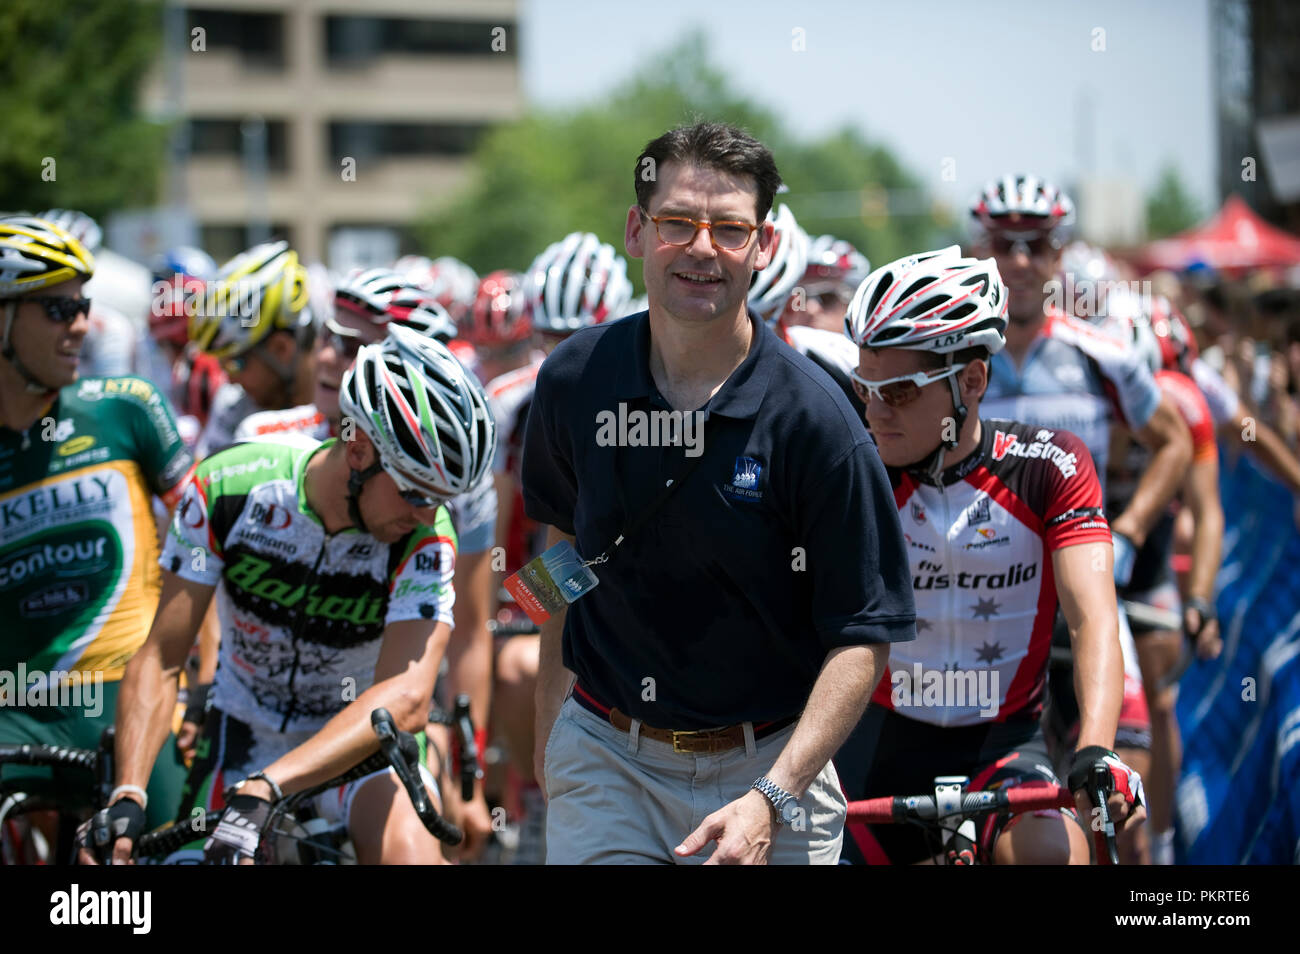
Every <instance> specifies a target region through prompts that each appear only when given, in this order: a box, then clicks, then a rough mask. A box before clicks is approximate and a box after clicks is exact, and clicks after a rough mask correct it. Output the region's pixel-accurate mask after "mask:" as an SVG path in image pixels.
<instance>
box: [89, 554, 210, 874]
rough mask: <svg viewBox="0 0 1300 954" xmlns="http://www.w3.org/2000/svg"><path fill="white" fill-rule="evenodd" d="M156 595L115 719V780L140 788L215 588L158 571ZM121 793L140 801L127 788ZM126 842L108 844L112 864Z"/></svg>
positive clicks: (126, 857) (125, 854)
mask: <svg viewBox="0 0 1300 954" xmlns="http://www.w3.org/2000/svg"><path fill="white" fill-rule="evenodd" d="M162 577H163V581H162V594H161V596H160V597H159V599H158V610H157V612H156V613H155V614H154V618H153V625H152V626H151V627H150V629H149V636H148V638H146V640H145V642H144V645H143V646H141V647H140V649H139V650H137V651H136V654H135V655H134V656H132V657H131V661H130V662H128V663H127V664H126V670H125V672H124V673H123V675H122V688H121V690H120V691H119V695H118V699H117V719H116V720H115V731H116V742H115V745H114V751H115V755H116V760H117V780H116V781H117V784H118V785H134V786H138V787H139V788H141V789H144V788H146V787H147V786H148V784H149V775H150V773H151V772H152V771H153V763H154V761H155V759H157V757H158V752H159V750H160V749H162V747H163V743H164V742H165V741H166V740H167V733H168V732H169V731H170V729H171V721H172V714H173V712H174V711H175V708H176V692H177V679H178V676H179V675H180V671H181V669H182V667H183V666H184V665H185V659H186V657H187V656H188V655H189V651H190V647H191V646H193V645H194V636H195V634H196V633H197V632H198V630H199V625H200V624H201V622H202V620H203V614H204V612H205V611H206V610H207V608H208V604H209V603H210V602H211V601H212V593H213V591H214V590H215V589H216V588H215V587H212V586H205V585H203V584H202V583H193V582H191V581H189V580H184V579H181V578H180V577H179V576H177V575H176V574H174V573H171V572H169V571H167V570H163V571H162ZM122 797H123V798H130V799H134V800H135V801H140V799H139V798H137V797H136V796H135V795H134V794H133V793H131V792H127V793H124V794H123V796H122ZM130 859H131V844H130V842H129V841H127V840H126V839H125V838H119V839H118V840H117V842H116V843H115V844H114V846H113V864H128V863H129V862H130ZM78 860H79V861H80V862H81V863H82V864H93V863H94V859H93V858H92V857H91V855H90V853H89V852H88V851H87V850H86V849H85V848H82V849H81V851H80V852H78Z"/></svg>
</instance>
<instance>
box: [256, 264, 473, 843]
mask: <svg viewBox="0 0 1300 954" xmlns="http://www.w3.org/2000/svg"><path fill="white" fill-rule="evenodd" d="M331 307H332V315H331V316H330V317H329V318H328V319H326V321H325V324H324V327H323V329H322V334H321V335H320V336H319V338H318V339H317V342H316V351H315V371H316V375H315V379H316V384H315V402H314V403H312V404H306V405H300V406H299V407H295V408H289V409H287V410H284V411H266V412H262V413H259V414H253V415H251V416H250V417H248V418H246V419H245V420H244V422H243V423H242V424H241V425H240V426H239V428H238V429H237V430H236V432H235V440H236V442H241V441H250V440H251V441H267V442H271V443H299V442H306V443H314V442H315V441H319V440H325V439H327V438H329V437H333V436H336V435H338V434H339V433H340V426H341V423H342V420H341V419H342V411H341V409H340V406H339V393H340V392H339V388H340V386H341V384H342V381H343V379H344V376H345V374H346V372H347V371H348V369H349V367H351V365H352V363H353V360H354V359H355V358H356V356H357V353H358V351H359V350H360V349H361V348H362V347H363V346H364V345H368V344H375V343H376V342H379V341H382V340H383V339H384V336H385V334H386V333H387V332H388V330H389V329H390V328H392V327H395V326H396V327H404V328H409V329H411V330H413V331H415V332H418V333H419V334H420V335H421V336H423V337H425V338H431V339H433V340H435V341H437V342H439V343H441V344H447V343H448V342H449V341H452V340H454V339H455V337H456V334H457V331H456V326H455V325H454V324H453V323H452V321H451V319H450V317H449V316H448V314H447V312H446V310H445V309H443V307H442V306H441V305H439V304H438V303H437V302H436V301H435V300H434V299H433V297H432V295H431V293H429V292H427V291H425V290H423V289H421V288H419V287H418V286H416V285H415V284H414V283H412V282H411V281H410V280H409V279H406V278H403V277H402V276H401V275H399V274H398V273H397V272H396V271H393V270H390V269H386V268H374V269H368V270H363V269H356V270H354V271H353V272H352V274H351V275H349V276H348V277H347V278H346V279H345V280H343V281H342V282H340V283H339V284H338V285H337V287H336V288H335V289H334V295H333V299H332V302H331ZM449 350H450V349H449ZM466 370H470V369H468V368H467V369H466ZM446 508H447V512H448V514H449V515H450V516H451V521H452V524H453V526H454V527H455V528H456V533H457V536H458V538H459V543H458V546H457V560H456V596H457V599H456V605H455V609H454V616H455V621H456V632H455V635H454V637H453V638H452V640H451V642H450V643H449V644H448V646H447V687H448V691H449V693H450V694H451V695H453V696H454V695H456V694H458V693H461V692H466V693H468V694H469V696H470V718H471V719H472V720H473V722H474V725H475V726H478V727H479V729H478V747H479V750H480V751H482V750H483V749H484V748H485V743H486V741H487V736H486V726H487V720H488V712H489V707H490V705H491V702H490V699H491V691H492V641H491V636H490V634H489V633H488V629H487V621H488V619H490V618H491V612H492V567H491V555H492V545H493V542H494V534H495V530H496V517H497V498H496V489H495V487H494V485H493V482H492V481H491V480H490V479H487V477H486V475H485V477H484V479H483V480H481V481H479V482H478V483H477V484H475V485H474V486H473V487H471V488H470V489H469V490H468V491H466V492H465V493H463V494H460V495H459V496H457V497H454V498H453V499H452V500H450V501H448V502H447V504H446ZM430 733H431V734H433V735H435V736H438V737H441V736H442V735H444V734H445V733H444V732H443V730H441V729H439V728H435V727H431V728H430ZM448 800H449V802H450V808H449V813H450V814H453V815H455V816H456V817H457V819H458V821H459V822H460V824H461V827H462V828H463V829H464V830H465V839H466V840H465V846H464V850H463V852H462V855H461V856H462V857H466V858H472V857H474V856H475V855H477V853H478V852H479V850H480V849H481V847H482V845H483V844H484V842H485V841H486V839H487V837H488V835H489V833H490V831H491V816H490V813H489V811H488V807H487V802H486V800H485V799H484V796H483V791H482V785H481V784H479V785H478V786H477V787H476V788H475V794H474V798H473V799H472V800H471V801H470V802H468V803H466V804H465V805H460V804H459V796H458V794H457V792H454V791H453V792H449V793H448Z"/></svg>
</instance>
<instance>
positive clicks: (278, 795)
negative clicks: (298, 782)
mask: <svg viewBox="0 0 1300 954" xmlns="http://www.w3.org/2000/svg"><path fill="white" fill-rule="evenodd" d="M253 779H259V780H261V781H263V782H265V783H266V784H267V785H269V786H270V788H271V794H272V795H274V796H275V797H274V799H273V801H277V802H278V801H282V800H283V799H284V792H282V791H281V790H280V786H279V785H276V784H275V780H274V779H272V778H271V776H269V775H267V774H266V773H265V772H263V771H261V770H260V769H259V770H258V771H256V772H254V773H253V774H252V775H249V776H248V777H247V778H243V779H240V780H239V781H238V782H236V783H235V784H234V785H233V786H231V789H230V791H231V793H232V794H233V793H235V792H238V791H239V790H240V789H241V788H243V787H244V786H245V785H247V784H248V783H249V782H251V781H253Z"/></svg>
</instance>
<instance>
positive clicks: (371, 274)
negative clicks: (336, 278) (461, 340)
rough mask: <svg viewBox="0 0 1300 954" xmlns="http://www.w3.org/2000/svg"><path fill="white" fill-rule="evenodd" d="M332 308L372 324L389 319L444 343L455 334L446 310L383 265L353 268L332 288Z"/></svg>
mask: <svg viewBox="0 0 1300 954" xmlns="http://www.w3.org/2000/svg"><path fill="white" fill-rule="evenodd" d="M334 309H335V311H336V312H337V311H338V309H345V310H347V311H350V312H352V313H353V314H356V315H360V316H361V317H363V318H366V319H368V320H370V321H371V322H372V323H374V324H376V325H381V326H382V325H386V324H388V323H389V322H390V321H391V322H395V323H396V324H399V325H404V326H405V327H407V328H412V329H414V330H415V331H417V332H419V333H420V334H422V335H424V336H425V337H426V338H436V339H438V340H439V341H441V342H443V343H446V342H448V341H450V340H451V339H452V338H454V337H456V323H455V322H453V321H452V320H451V316H450V315H448V314H447V309H445V308H443V307H442V305H440V304H438V303H437V302H436V301H434V299H433V295H432V293H430V292H426V291H424V290H423V289H422V288H419V287H417V286H416V285H415V284H413V283H412V282H410V281H408V280H407V279H405V278H403V277H402V276H401V275H400V274H398V273H397V272H396V271H393V270H391V269H387V268H371V269H356V270H355V271H353V272H352V274H350V275H349V276H348V277H347V278H346V279H344V280H343V281H342V282H340V283H339V285H338V287H337V288H335V289H334Z"/></svg>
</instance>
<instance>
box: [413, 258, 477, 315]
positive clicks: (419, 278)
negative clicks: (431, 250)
mask: <svg viewBox="0 0 1300 954" xmlns="http://www.w3.org/2000/svg"><path fill="white" fill-rule="evenodd" d="M393 270H394V271H396V272H398V273H399V274H401V275H403V276H404V277H405V278H406V279H407V281H409V282H411V283H412V284H414V285H417V286H418V287H420V288H423V289H424V290H425V291H427V292H428V293H429V294H431V295H432V296H433V298H434V300H435V301H436V302H437V303H438V304H440V305H442V307H443V308H445V309H447V314H449V315H450V316H451V318H452V320H453V321H455V322H457V323H459V322H460V321H461V320H462V319H463V318H464V317H465V313H466V312H468V311H469V309H470V308H472V307H473V305H474V296H475V295H477V294H478V275H477V274H475V272H474V269H472V268H470V267H469V266H468V265H466V264H465V263H464V262H462V261H461V260H460V259H458V258H452V257H451V256H449V255H444V256H443V257H442V258H437V259H433V260H430V259H428V258H426V257H424V256H423V255H403V256H402V257H401V258H399V259H398V260H397V261H396V262H394V263H393Z"/></svg>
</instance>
